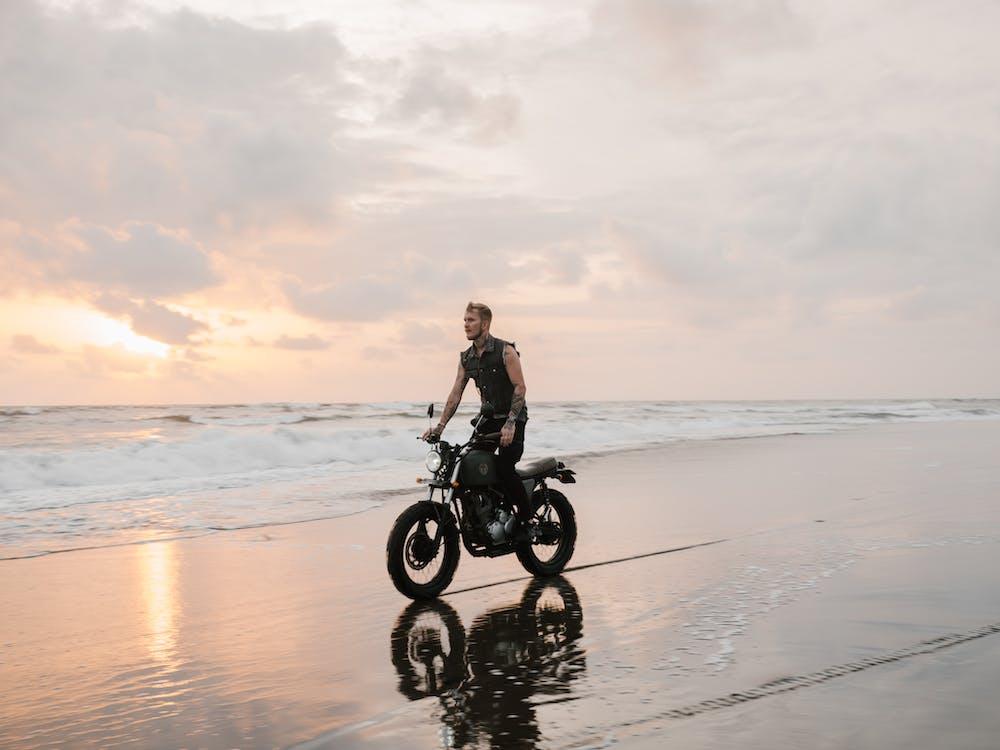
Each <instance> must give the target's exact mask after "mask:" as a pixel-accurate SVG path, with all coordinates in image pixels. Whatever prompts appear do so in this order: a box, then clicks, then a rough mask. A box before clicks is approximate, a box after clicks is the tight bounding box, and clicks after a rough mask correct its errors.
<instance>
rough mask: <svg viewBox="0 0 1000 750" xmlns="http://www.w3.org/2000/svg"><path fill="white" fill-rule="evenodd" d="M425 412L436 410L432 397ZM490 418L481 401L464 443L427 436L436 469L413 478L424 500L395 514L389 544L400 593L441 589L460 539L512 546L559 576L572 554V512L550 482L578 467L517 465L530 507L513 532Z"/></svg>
mask: <svg viewBox="0 0 1000 750" xmlns="http://www.w3.org/2000/svg"><path fill="white" fill-rule="evenodd" d="M427 416H428V418H432V417H433V416H434V404H431V405H430V406H429V407H428V408H427ZM492 418H493V410H492V408H491V407H490V406H489V405H484V407H483V408H482V410H481V411H480V412H479V415H478V417H476V418H474V419H473V420H472V424H473V430H472V436H471V437H470V439H469V440H468V441H467V442H465V443H461V444H456V445H452V444H450V443H448V442H447V441H444V440H440V439H436V438H435V436H434V434H433V433H432V434H431V435H430V436H429V437H428V440H427V442H428V443H430V444H431V449H430V452H429V453H428V454H427V459H426V465H427V470H428V471H430V472H431V474H432V475H433V476H432V477H431V478H430V479H429V480H424V479H418V480H417V481H418V482H422V483H423V482H425V483H426V484H427V485H429V492H428V495H427V499H426V500H421V501H420V502H417V503H414V504H413V505H411V506H410V507H409V508H407V509H406V510H404V511H403V512H402V513H401V514H400V515H399V517H398V518H397V519H396V522H395V523H394V524H393V527H392V530H391V531H390V532H389V540H388V542H387V543H386V567H387V568H388V571H389V577H390V578H391V579H392V582H393V584H394V585H395V587H396V588H397V589H398V590H399V592H400V593H401V594H403V595H404V596H408V597H409V598H411V599H433V598H434V597H436V596H437V595H438V594H440V593H441V592H442V591H444V590H445V589H446V588H447V587H448V585H449V584H450V583H451V581H452V578H453V577H454V576H455V570H456V569H457V568H458V559H459V554H460V550H459V541H460V540H461V543H462V545H463V546H464V547H465V549H466V551H467V552H468V553H469V554H470V555H472V556H474V557H500V556H503V555H509V554H512V553H513V554H515V555H516V556H517V559H518V560H519V561H520V563H521V565H523V566H524V568H525V570H527V571H528V572H529V573H532V574H534V575H536V576H554V575H558V574H559V573H561V572H562V570H563V569H564V568H565V567H566V564H567V563H568V562H569V560H570V558H571V557H572V556H573V550H574V547H575V546H576V515H575V513H574V511H573V506H572V505H570V502H569V500H568V499H567V498H566V496H565V495H564V494H562V493H561V492H559V491H558V490H555V489H552V488H551V487H549V486H548V481H549V480H551V479H557V480H558V481H560V482H562V483H564V484H572V483H574V482H576V479H575V476H574V475H575V472H574V471H573V470H572V469H569V468H567V467H566V465H565V464H564V463H563V462H562V461H558V460H557V459H555V458H544V459H541V460H539V461H533V462H531V463H527V464H523V465H520V466H518V467H517V473H518V476H519V477H520V478H521V481H522V482H523V483H524V488H525V490H526V492H527V495H528V498H529V500H530V503H531V508H530V519H529V521H528V526H527V529H526V530H524V531H523V532H522V533H520V534H517V535H515V533H514V531H515V526H516V525H517V519H516V518H515V515H514V508H513V505H512V503H511V502H510V500H508V499H507V498H506V497H505V496H504V492H503V488H502V487H501V486H500V484H499V478H498V476H497V470H496V462H495V457H494V451H495V450H496V449H497V448H498V447H499V445H500V433H499V432H493V433H487V434H483V433H482V432H481V431H480V429H481V427H482V426H483V425H484V424H486V423H487V422H488V421H489V420H491V419H492ZM437 495H440V499H439V500H436V499H435V496H437ZM515 537H516V538H515Z"/></svg>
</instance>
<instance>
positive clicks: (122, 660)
mask: <svg viewBox="0 0 1000 750" xmlns="http://www.w3.org/2000/svg"><path fill="white" fill-rule="evenodd" d="M998 444H1000V422H996V421H981V422H975V421H968V422H951V423H927V424H905V425H904V424H893V425H884V426H871V427H865V428H863V429H857V430H851V431H844V432H839V433H834V434H826V435H799V436H784V437H767V438H755V439H742V440H717V441H705V442H686V443H679V444H677V445H675V446H670V447H666V448H657V449H653V450H644V451H634V452H627V453H620V454H617V455H609V456H597V457H590V458H584V459H579V460H576V461H574V462H573V464H572V465H573V468H575V469H576V470H577V471H578V474H579V484H577V485H574V486H571V487H570V488H569V490H568V493H567V494H569V496H570V498H571V500H572V501H573V503H574V505H575V507H576V511H577V517H578V526H579V539H578V543H577V551H576V555H575V557H574V559H573V561H572V563H571V566H572V568H573V569H571V570H569V571H567V572H566V574H565V575H564V576H563V577H561V578H559V579H555V580H551V581H532V580H531V579H529V578H527V577H526V576H525V575H524V572H523V570H522V569H521V568H520V567H519V566H518V564H517V562H516V560H513V559H506V558H505V559H500V560H492V561H490V560H486V561H484V560H479V559H473V558H471V557H469V556H468V555H463V557H462V560H461V563H460V565H459V569H458V574H457V576H456V578H455V581H454V583H453V584H452V586H451V588H450V591H449V592H446V593H445V595H444V596H442V597H441V599H440V601H439V602H438V603H437V604H434V605H411V604H410V602H409V601H408V600H406V599H404V598H403V597H401V596H400V595H399V594H398V593H397V592H396V591H395V589H394V588H393V587H392V585H391V583H390V582H389V580H388V578H387V575H386V572H385V562H384V544H385V538H386V534H387V533H388V530H389V527H390V525H391V523H392V521H393V519H394V518H395V516H396V515H397V514H398V513H399V512H400V511H401V510H402V509H403V508H404V507H405V506H406V505H407V504H408V503H409V502H412V501H413V500H414V499H415V497H413V496H400V497H397V498H395V499H394V500H393V501H391V502H389V503H387V504H385V505H383V506H382V507H380V508H378V509H376V510H372V511H368V512H363V513H358V514H356V515H352V516H347V517H343V518H338V519H332V520H324V521H315V522H307V523H298V524H290V525H280V526H268V527H262V528H258V529H249V530H242V531H235V532H220V533H216V534H209V535H205V536H200V537H198V538H192V539H179V540H173V541H155V542H150V543H145V544H129V545H124V546H118V547H109V548H104V549H95V550H82V551H75V552H66V553H60V554H52V555H47V556H42V557H36V558H32V559H24V560H8V561H3V562H0V598H2V601H3V602H4V615H3V618H2V620H0V662H2V665H0V683H2V685H0V688H2V694H3V700H2V704H0V746H2V747H4V748H29V747H101V748H110V747H144V748H180V747H186V748H233V747H240V748H270V747H301V748H361V747H371V748H401V747H406V748H441V747H497V748H529V747H540V748H596V747H608V746H611V745H615V746H619V747H625V748H652V747H654V746H656V747H661V746H663V744H664V743H665V742H666V743H667V744H668V745H670V746H673V747H684V748H692V747H705V748H709V747H712V748H726V747H733V748H736V747H739V748H748V747H751V748H752V747H768V748H774V747H802V746H806V745H808V746H812V747H824V748H825V747H830V748H834V747H852V748H867V747H872V748H875V747H878V748H886V747H890V748H892V747H949V748H993V747H996V746H997V738H998V737H1000V715H998V714H997V712H996V711H995V710H994V696H993V693H994V690H993V689H992V688H994V687H995V684H996V678H995V675H996V673H997V669H998V668H1000V597H998V595H997V592H998V591H1000V565H998V561H1000V504H998V503H997V499H998V496H1000V461H998V460H997V458H998V452H997V448H996V446H997V445H998ZM531 457H533V456H532V452H531V448H530V441H529V448H528V452H527V455H526V458H531ZM636 555H645V556H643V557H639V558H637V559H628V560H625V559H623V558H630V557H633V556H636ZM616 561H617V562H616Z"/></svg>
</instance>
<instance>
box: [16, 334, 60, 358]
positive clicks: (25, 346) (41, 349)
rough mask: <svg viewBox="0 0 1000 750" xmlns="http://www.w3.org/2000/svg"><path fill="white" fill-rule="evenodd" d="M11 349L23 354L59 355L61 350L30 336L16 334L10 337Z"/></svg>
mask: <svg viewBox="0 0 1000 750" xmlns="http://www.w3.org/2000/svg"><path fill="white" fill-rule="evenodd" d="M10 348H11V349H12V350H14V351H15V352H20V353H22V354H57V353H58V352H59V349H58V348H57V347H54V346H50V345H49V344H43V343H42V342H41V341H39V340H38V339H36V338H35V337H34V336H31V335H29V334H23V333H19V334H14V335H13V336H11V337H10Z"/></svg>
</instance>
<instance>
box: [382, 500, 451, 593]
mask: <svg viewBox="0 0 1000 750" xmlns="http://www.w3.org/2000/svg"><path fill="white" fill-rule="evenodd" d="M439 514H440V517H439ZM458 541H459V540H458V528H457V524H456V523H455V519H454V516H452V514H451V511H449V510H448V509H446V508H442V507H441V506H440V505H436V504H435V503H432V502H430V501H424V502H420V503H416V504H415V505H411V506H410V507H409V508H407V509H406V510H404V511H403V512H402V513H401V514H400V515H399V518H397V519H396V523H395V524H393V527H392V531H390V532H389V541H388V542H387V543H386V548H385V552H386V567H387V568H388V570H389V576H390V577H391V578H392V582H393V584H394V585H395V586H396V588H397V589H398V590H399V592H400V593H401V594H404V595H405V596H408V597H410V598H411V599H432V598H434V597H435V596H437V595H438V594H440V593H441V592H442V591H444V589H445V588H447V586H448V584H449V583H451V579H452V578H453V577H454V575H455V569H456V568H457V567H458V557H459V548H458Z"/></svg>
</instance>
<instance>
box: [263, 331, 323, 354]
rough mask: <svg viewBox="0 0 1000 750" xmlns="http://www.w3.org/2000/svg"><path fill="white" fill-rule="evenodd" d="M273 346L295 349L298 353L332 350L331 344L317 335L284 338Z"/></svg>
mask: <svg viewBox="0 0 1000 750" xmlns="http://www.w3.org/2000/svg"><path fill="white" fill-rule="evenodd" d="M272 346H274V347H276V348H278V349H293V350H296V351H320V350H323V349H329V348H330V342H329V341H327V340H326V339H322V338H320V337H319V336H317V335H316V334H310V335H309V336H282V337H280V338H279V339H277V340H276V341H275V342H274V343H273V344H272Z"/></svg>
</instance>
